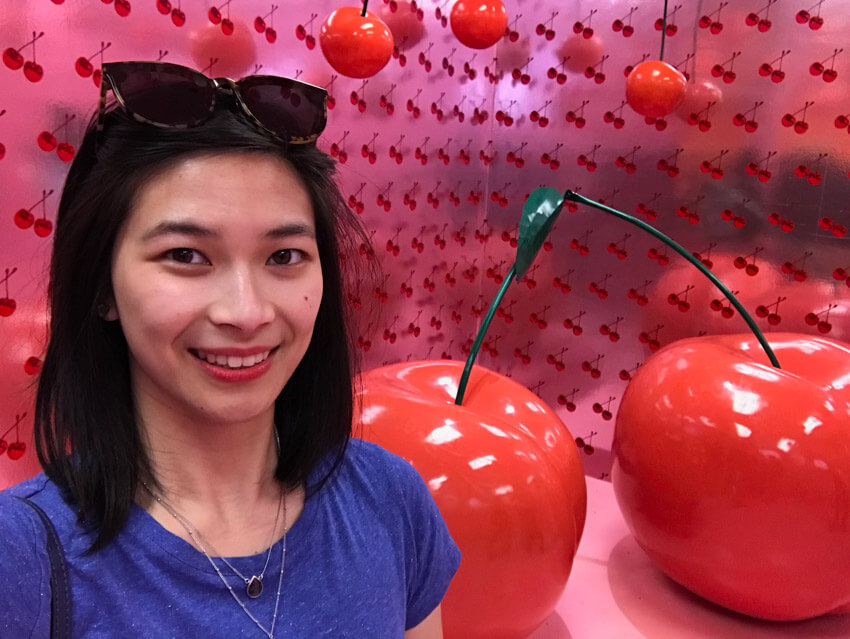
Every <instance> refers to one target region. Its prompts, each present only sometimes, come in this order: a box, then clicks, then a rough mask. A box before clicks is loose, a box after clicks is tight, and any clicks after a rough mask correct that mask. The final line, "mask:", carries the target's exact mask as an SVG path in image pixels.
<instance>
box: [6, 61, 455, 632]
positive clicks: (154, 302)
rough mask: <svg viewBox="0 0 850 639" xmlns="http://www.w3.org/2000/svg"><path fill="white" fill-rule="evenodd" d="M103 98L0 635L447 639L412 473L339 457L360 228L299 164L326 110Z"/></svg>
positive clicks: (267, 101)
mask: <svg viewBox="0 0 850 639" xmlns="http://www.w3.org/2000/svg"><path fill="white" fill-rule="evenodd" d="M103 78H104V81H103V88H102V96H101V106H100V109H99V111H98V115H97V120H96V122H95V123H93V124H92V125H91V126H90V127H89V131H88V132H87V134H86V137H85V139H84V141H83V144H82V145H81V148H80V151H79V153H78V155H77V157H76V159H75V161H74V164H73V166H72V167H71V171H70V174H69V176H68V179H67V182H66V185H65V189H64V192H63V195H62V199H61V202H60V207H59V213H58V217H57V227H56V236H55V243H54V250H53V258H52V264H51V274H50V293H49V296H50V308H51V324H50V343H49V347H48V351H47V354H46V356H45V360H44V367H43V371H42V374H41V377H40V380H39V388H38V395H37V402H36V404H37V406H36V427H35V428H36V431H35V432H36V446H37V450H38V455H39V459H40V461H41V463H42V465H43V467H44V468H45V473H43V474H41V475H39V476H37V477H35V478H34V479H32V480H29V481H27V482H24V483H23V484H19V485H18V486H15V487H13V488H11V489H9V490H8V491H6V492H4V493H3V494H0V539H2V540H3V541H2V543H0V601H3V605H2V606H0V636H2V637H7V636H9V637H20V636H32V637H44V636H48V635H49V634H50V629H51V623H52V624H53V632H54V633H57V632H58V630H57V629H61V628H62V626H63V624H64V621H65V620H66V619H67V618H69V619H70V628H69V629H70V636H73V637H115V636H138V637H172V636H189V637H233V636H246V637H250V636H262V635H263V634H265V635H266V636H268V637H274V636H278V637H319V636H332V637H393V636H398V637H401V636H404V637H407V638H421V637H440V636H442V631H441V620H440V607H439V604H440V601H441V599H442V597H443V595H444V593H445V591H446V588H447V587H448V585H449V582H450V580H451V577H452V576H453V574H454V573H455V571H456V570H457V567H458V564H459V559H460V558H459V552H458V550H457V547H456V546H455V545H454V543H453V542H452V540H451V537H450V536H449V534H448V531H447V529H446V527H445V524H444V523H443V521H442V519H441V517H440V515H439V512H438V510H437V508H436V506H435V504H434V502H433V500H432V499H431V497H430V494H429V493H428V490H427V487H426V486H425V484H424V482H423V481H422V479H421V478H420V477H419V476H418V475H417V474H416V472H415V471H414V470H413V469H412V468H411V467H410V466H409V465H408V464H407V463H406V462H404V461H402V460H400V459H398V458H397V457H394V456H393V455H391V454H389V453H387V452H385V451H383V450H381V449H380V448H378V447H377V446H375V445H372V444H368V443H365V442H362V441H359V440H350V441H349V436H350V431H351V423H352V412H353V405H352V404H353V402H352V378H353V375H354V373H355V371H354V370H353V368H354V366H353V361H352V359H351V357H350V347H349V338H348V332H347V330H346V318H345V313H344V305H343V277H342V275H341V272H340V267H339V262H340V258H339V256H340V255H345V254H346V252H347V251H348V248H349V246H350V245H351V244H352V243H354V242H355V239H356V240H357V242H359V241H360V239H361V238H362V231H361V230H360V229H359V227H358V226H357V224H356V222H355V221H353V220H352V219H351V217H352V216H351V215H350V212H349V211H348V210H347V208H346V206H345V205H344V202H343V201H342V197H341V195H340V193H339V190H338V189H337V187H336V186H335V184H334V182H333V180H332V174H333V163H332V161H331V160H330V159H329V158H328V157H327V156H326V155H325V154H323V153H321V152H320V151H318V150H317V149H316V147H315V140H316V138H317V137H318V135H319V134H320V133H321V131H322V129H323V128H324V125H325V118H326V110H325V98H326V95H325V93H324V91H323V90H321V89H318V88H316V87H313V86H311V85H306V84H303V83H300V82H297V81H295V80H290V79H287V78H276V77H269V76H251V77H249V78H245V79H243V80H241V81H240V82H239V83H233V82H232V81H229V80H219V81H213V80H210V79H208V78H206V77H205V76H203V75H201V74H199V73H197V72H196V71H193V70H191V69H188V68H185V67H180V66H177V65H170V64H163V63H136V62H128V63H110V64H106V65H104V75H103ZM108 89H109V90H112V91H113V93H114V94H115V97H116V100H117V105H115V106H114V107H112V108H107V107H106V96H107V90H108ZM69 451H70V454H68V452H69ZM20 498H25V499H28V500H29V502H28V503H27V502H24V501H21V499H20ZM30 504H34V505H35V506H38V507H39V508H40V509H41V510H42V511H43V512H44V513H45V514H46V515H47V517H48V518H49V520H50V524H52V526H53V527H55V529H56V531H57V534H58V538H59V542H60V543H61V547H62V549H63V550H64V554H65V558H66V560H67V571H68V584H69V595H70V601H71V604H70V606H71V611H70V614H66V613H65V612H63V611H62V610H61V609H58V610H57V609H56V608H57V601H61V595H62V591H63V589H62V587H61V585H59V586H57V585H56V584H57V583H60V584H61V580H60V581H58V582H57V581H56V580H57V574H58V573H59V572H61V571H57V569H56V566H55V565H54V566H53V568H51V562H50V559H51V557H50V554H49V552H48V551H46V550H45V549H46V548H47V543H48V536H49V534H50V532H49V526H48V527H46V526H45V525H44V523H43V522H42V521H41V519H40V515H39V513H38V512H37V511H36V510H35V509H33V508H32V507H31V505H30ZM51 576H52V577H53V579H54V581H53V582H51ZM51 584H53V588H52V589H53V592H52V595H53V596H52V598H51V596H50V595H51ZM51 601H52V602H53V605H54V610H51ZM54 636H56V635H54Z"/></svg>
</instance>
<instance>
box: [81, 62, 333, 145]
mask: <svg viewBox="0 0 850 639" xmlns="http://www.w3.org/2000/svg"><path fill="white" fill-rule="evenodd" d="M107 89H112V93H113V94H114V95H115V99H116V100H117V102H118V104H119V105H120V106H121V107H122V108H123V109H124V110H125V111H126V112H127V113H128V114H130V116H132V117H133V118H134V119H135V120H137V121H139V122H144V123H146V124H152V125H154V126H158V127H162V128H169V129H171V128H179V129H185V128H190V127H195V126H199V125H201V124H203V123H204V122H206V121H207V120H208V119H209V118H210V117H211V116H212V114H213V112H214V110H215V101H216V95H217V94H218V92H219V91H224V92H225V93H229V94H232V95H233V96H234V98H235V100H236V102H237V104H238V105H239V107H240V108H241V109H242V111H243V113H244V114H245V115H246V116H247V117H248V119H249V120H251V121H252V122H253V123H254V124H256V125H257V126H259V127H260V128H261V129H263V130H264V131H266V132H268V133H270V134H271V135H272V136H274V137H275V138H277V139H278V140H280V141H282V142H285V143H287V144H310V143H313V142H315V141H316V139H317V138H318V137H319V135H320V134H321V133H322V130H323V129H324V128H325V124H326V123H327V116H328V111H327V97H328V94H327V91H325V90H324V89H322V88H320V87H317V86H313V85H312V84H307V83H306V82H299V81H298V80H293V79H291V78H282V77H278V76H273V75H249V76H246V77H244V78H242V79H241V80H239V81H233V80H231V79H230V78H209V77H207V76H205V75H204V74H203V73H200V72H199V71H195V70H194V69H190V68H189V67H184V66H181V65H179V64H171V63H169V62H105V63H104V64H103V81H102V82H101V86H100V105H99V108H98V119H97V131H98V132H101V131H103V126H104V116H105V114H106V91H107Z"/></svg>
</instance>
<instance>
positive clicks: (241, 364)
mask: <svg viewBox="0 0 850 639" xmlns="http://www.w3.org/2000/svg"><path fill="white" fill-rule="evenodd" d="M277 349H278V347H275V348H273V349H271V350H269V351H263V352H262V353H257V354H255V355H246V356H244V357H240V356H234V355H214V354H212V353H205V352H204V351H202V350H196V349H189V352H190V353H191V354H192V355H193V356H194V357H196V358H198V359H200V360H203V361H205V362H207V363H208V364H212V365H213V366H219V367H221V368H228V369H232V370H235V369H240V368H251V367H253V366H257V365H258V364H261V363H263V362H264V361H266V360H267V359H268V357H269V355H271V354H272V353H274V352H275V351H276V350H277Z"/></svg>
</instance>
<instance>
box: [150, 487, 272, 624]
mask: <svg viewBox="0 0 850 639" xmlns="http://www.w3.org/2000/svg"><path fill="white" fill-rule="evenodd" d="M142 486H144V487H145V490H147V491H148V492H149V493H150V495H151V497H153V498H154V499H155V500H156V502H157V503H158V504H160V505H161V506H162V507H163V508H165V509H166V510H167V511H168V512H169V514H170V515H171V516H172V517H174V519H176V520H177V522H178V523H179V524H180V525H181V526H183V528H184V529H185V530H186V533H187V534H188V535H189V537H190V538H191V539H192V541H193V542H195V545H197V546H198V548H200V550H201V552H202V553H204V556H205V557H206V558H207V561H209V562H210V565H211V566H212V567H213V569H214V570H215V572H216V574H217V575H218V578H219V579H221V582H222V583H223V584H224V585H225V586H226V587H227V590H228V592H230V594H231V596H232V597H233V599H234V600H235V601H236V603H238V604H239V607H240V608H242V610H243V612H244V613H245V614H246V615H248V617H249V618H250V619H251V621H253V622H254V623H255V624H257V627H258V628H259V629H260V630H262V631H263V634H265V635H266V636H267V637H268V638H269V639H274V626H275V623H276V622H277V610H278V606H279V605H280V593H281V590H282V589H283V570H284V567H285V565H286V533H287V527H286V493H285V492H284V491H283V489H281V493H280V494H281V498H280V501H279V502H278V512H277V516H276V517H275V530H273V531H272V541H274V533H275V531H276V530H277V522H278V517H279V516H280V505H281V502H282V503H283V522H284V526H283V540H282V548H281V551H280V576H279V577H278V581H277V595H276V597H275V601H274V615H273V616H272V623H271V626H270V628H268V629H267V628H266V627H265V626H263V624H261V623H260V622H259V621H258V620H257V618H256V617H255V616H254V615H252V614H251V611H250V610H248V608H247V607H246V606H245V604H244V603H243V602H242V600H241V599H240V598H239V596H238V595H237V594H236V592H235V591H234V590H233V587H232V586H231V585H230V584H229V583H228V581H227V579H225V577H224V575H223V574H221V570H219V567H218V566H217V565H216V563H215V562H214V561H213V558H212V557H211V556H210V555H209V553H208V552H207V551H206V549H205V548H204V545H203V543H201V533H200V532H198V531H197V530H195V529H194V526H192V524H191V522H189V520H188V519H186V518H185V517H183V516H182V515H180V514H179V513H178V512H177V511H176V510H174V507H173V506H171V504H169V503H168V502H166V501H165V500H164V499H163V498H162V497H160V496H159V495H157V494H156V493H154V492H153V490H151V488H150V486H148V485H147V483H145V482H142ZM273 547H274V544H272V545H271V546H269V552H268V555H267V556H266V565H265V566H263V572H262V573H260V576H259V577H258V576H257V575H254V576H253V577H252V578H251V579H250V580H248V579H246V578H245V577H244V576H243V575H242V574H241V573H239V571H237V570H236V569H235V568H234V567H233V566H232V565H231V564H230V562H229V561H227V560H226V559H225V558H224V557H223V556H221V555H219V553H217V552H216V551H215V549H214V548H213V547H212V545H210V550H212V552H213V553H214V554H216V555H219V559H221V560H222V561H224V563H226V564H227V565H228V566H230V569H231V570H233V572H234V573H236V574H237V575H238V576H239V577H241V578H242V579H243V580H244V581H245V582H246V583H247V584H248V589H247V594H248V596H249V597H252V598H254V597H257V596H259V594H260V593H261V592H262V576H263V575H264V574H265V572H266V567H267V566H268V563H269V557H271V553H272V548H273ZM256 581H259V592H257V594H256V595H251V585H252V584H254V583H256ZM255 589H256V586H255Z"/></svg>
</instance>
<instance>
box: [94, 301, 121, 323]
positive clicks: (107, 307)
mask: <svg viewBox="0 0 850 639" xmlns="http://www.w3.org/2000/svg"><path fill="white" fill-rule="evenodd" d="M97 314H98V315H100V317H101V319H103V320H105V321H107V322H114V321H115V320H117V319H118V309H117V308H116V307H115V303H114V302H101V303H100V304H98V305H97Z"/></svg>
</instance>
